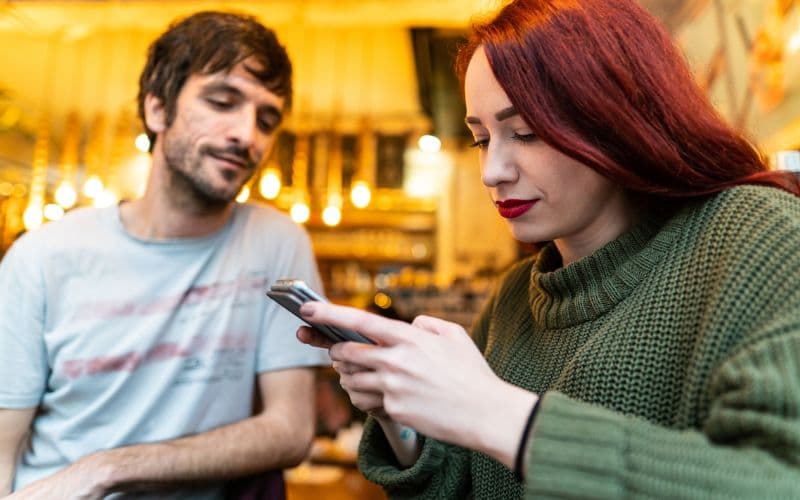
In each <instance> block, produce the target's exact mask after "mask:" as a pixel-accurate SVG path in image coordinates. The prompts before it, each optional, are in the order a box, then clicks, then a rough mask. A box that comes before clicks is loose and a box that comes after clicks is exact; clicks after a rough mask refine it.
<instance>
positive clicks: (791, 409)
mask: <svg viewBox="0 0 800 500" xmlns="http://www.w3.org/2000/svg"><path fill="white" fill-rule="evenodd" d="M770 330H771V331H772V333H773V334H772V335H768V336H761V337H760V338H761V340H759V341H757V342H754V343H752V344H750V345H747V346H745V347H743V348H742V349H741V350H739V351H738V352H737V353H735V354H733V355H732V356H730V357H729V358H727V359H726V360H725V361H724V362H723V363H721V364H720V365H719V366H718V367H717V369H716V370H715V371H714V373H713V375H712V377H711V379H710V380H711V382H710V384H709V395H710V398H711V405H710V407H709V408H710V410H709V414H708V417H707V418H706V419H705V420H704V423H703V426H702V428H701V429H694V430H692V429H689V430H673V429H667V428H664V427H660V426H657V425H655V424H652V423H649V422H647V421H644V420H642V419H638V418H633V417H627V416H624V415H621V414H619V413H616V412H614V411H611V410H608V409H605V408H602V407H599V406H594V405H590V404H587V403H584V402H580V401H577V400H575V399H571V398H569V397H567V396H566V395H564V394H562V393H559V392H551V393H548V394H547V395H546V396H545V397H544V398H543V400H542V402H541V405H542V406H541V408H540V409H539V412H538V415H537V418H536V422H535V423H534V428H533V432H532V436H531V438H530V439H529V441H528V443H527V448H526V454H527V458H528V461H527V470H526V495H527V497H528V498H562V497H565V496H569V497H570V498H575V497H578V498H609V499H611V498H626V497H647V498H720V499H723V498H724V499H734V498H797V497H798V494H800V315H798V314H795V315H793V317H790V318H786V317H784V318H783V319H781V320H776V321H775V322H774V323H773V324H772V325H770Z"/></svg>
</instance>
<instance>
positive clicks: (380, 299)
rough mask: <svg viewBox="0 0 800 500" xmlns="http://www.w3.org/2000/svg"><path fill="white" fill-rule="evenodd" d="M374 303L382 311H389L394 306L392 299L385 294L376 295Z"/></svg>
mask: <svg viewBox="0 0 800 500" xmlns="http://www.w3.org/2000/svg"><path fill="white" fill-rule="evenodd" d="M373 302H375V305H376V306H378V307H380V308H381V309H388V308H390V307H391V306H392V298H391V297H389V296H388V295H386V294H385V293H383V292H378V293H376V294H375V298H374V299H373Z"/></svg>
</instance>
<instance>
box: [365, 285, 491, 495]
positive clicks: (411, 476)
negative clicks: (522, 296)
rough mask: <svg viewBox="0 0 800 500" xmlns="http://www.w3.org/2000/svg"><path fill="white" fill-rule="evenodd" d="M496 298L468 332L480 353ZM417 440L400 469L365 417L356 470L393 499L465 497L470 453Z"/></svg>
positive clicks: (372, 422)
mask: <svg viewBox="0 0 800 500" xmlns="http://www.w3.org/2000/svg"><path fill="white" fill-rule="evenodd" d="M496 297H497V290H495V292H494V293H493V294H492V296H491V297H490V298H489V299H488V300H487V302H486V304H484V307H483V310H482V312H481V314H480V315H479V316H478V320H477V321H476V323H475V325H473V327H472V330H471V336H472V339H473V340H474V341H475V343H476V345H477V346H478V348H479V349H481V351H483V349H484V348H485V346H486V341H487V337H488V328H489V323H490V319H491V317H492V314H493V310H494V304H495V302H496ZM420 438H422V439H423V440H424V441H423V446H422V453H421V455H420V457H419V458H418V459H417V461H416V463H414V465H412V466H411V467H409V468H407V469H403V468H401V466H400V464H399V463H398V462H397V459H396V457H395V455H394V451H392V448H391V445H390V444H389V442H388V441H387V439H386V436H385V435H384V433H383V429H382V428H381V426H380V424H378V422H377V421H376V420H375V419H373V418H369V419H368V420H367V422H366V425H365V426H364V434H363V435H362V438H361V443H360V446H359V451H358V467H359V469H360V470H361V472H362V473H363V474H364V476H365V477H366V478H367V479H369V480H370V481H372V482H375V483H378V484H380V485H382V486H383V488H384V489H385V490H386V492H387V493H388V494H389V495H390V497H391V498H393V499H395V498H397V499H406V498H408V499H412V498H413V499H431V500H438V499H441V498H467V497H468V496H469V492H470V490H471V488H472V480H471V472H470V467H471V457H472V452H471V451H470V450H467V449H465V448H461V447H459V446H455V445H451V444H448V443H444V442H441V441H437V440H435V439H431V438H426V437H424V436H420Z"/></svg>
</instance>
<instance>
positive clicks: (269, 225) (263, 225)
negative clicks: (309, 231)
mask: <svg viewBox="0 0 800 500" xmlns="http://www.w3.org/2000/svg"><path fill="white" fill-rule="evenodd" d="M237 211H238V214H237V218H239V219H240V220H241V225H242V226H244V227H246V228H247V230H248V231H249V230H259V231H269V232H271V233H274V232H280V233H282V234H296V235H301V234H305V233H306V230H305V229H304V228H303V227H302V226H300V225H299V224H297V223H295V222H294V221H293V220H292V219H291V218H290V217H289V216H288V215H286V214H285V213H284V212H281V211H280V210H278V209H277V208H275V207H272V206H270V205H263V204H259V203H252V202H250V203H243V204H241V205H239V206H238V207H237Z"/></svg>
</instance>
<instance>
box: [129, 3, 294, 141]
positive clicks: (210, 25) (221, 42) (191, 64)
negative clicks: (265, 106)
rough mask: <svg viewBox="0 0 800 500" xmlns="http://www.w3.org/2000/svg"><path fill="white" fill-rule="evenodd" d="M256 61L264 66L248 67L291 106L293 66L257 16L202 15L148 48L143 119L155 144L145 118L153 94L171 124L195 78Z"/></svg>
mask: <svg viewBox="0 0 800 500" xmlns="http://www.w3.org/2000/svg"><path fill="white" fill-rule="evenodd" d="M250 57H253V58H254V59H255V60H256V61H257V62H258V64H259V65H260V68H255V69H254V68H248V71H250V72H251V74H252V75H253V76H254V77H256V78H257V79H258V80H259V81H260V82H261V83H263V85H264V87H266V88H267V89H268V90H270V91H271V92H274V93H275V94H276V95H279V96H281V97H283V98H284V99H285V105H284V106H285V107H286V108H287V109H288V108H289V107H290V106H291V99H292V63H291V61H290V60H289V56H288V54H287V53H286V49H285V48H284V47H283V45H281V44H280V42H279V41H278V39H277V37H276V36H275V33H274V32H273V31H272V30H270V29H269V28H267V27H265V26H264V25H262V24H261V23H259V22H258V21H257V20H256V19H255V18H254V17H252V16H247V15H243V14H234V13H230V12H213V11H207V12H198V13H196V14H193V15H191V16H189V17H186V18H185V19H182V20H179V21H177V22H174V23H173V24H172V25H171V26H170V27H169V29H168V30H167V31H166V32H164V33H163V34H162V35H161V36H160V37H159V38H158V39H157V40H155V41H154V42H153V43H152V44H151V45H150V48H149V49H148V52H147V62H146V63H145V66H144V69H143V70H142V74H141V76H140V77H139V95H138V105H139V118H140V119H141V120H142V123H143V124H144V127H145V130H146V131H147V136H148V137H149V138H150V144H151V148H152V144H153V143H154V142H155V134H154V133H153V131H151V130H150V129H148V128H147V124H146V123H145V120H144V98H145V97H146V96H147V94H153V95H154V96H156V97H158V98H159V99H160V100H161V101H162V102H163V103H164V108H165V110H166V112H167V125H170V124H171V123H172V120H173V119H174V118H175V105H176V103H177V101H178V95H179V94H180V91H181V89H182V88H183V85H184V84H185V83H186V80H187V79H188V78H189V76H190V75H194V74H212V73H217V72H219V71H230V70H231V69H233V68H234V66H236V65H237V64H239V63H240V62H242V61H244V60H245V59H248V58H250Z"/></svg>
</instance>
